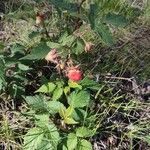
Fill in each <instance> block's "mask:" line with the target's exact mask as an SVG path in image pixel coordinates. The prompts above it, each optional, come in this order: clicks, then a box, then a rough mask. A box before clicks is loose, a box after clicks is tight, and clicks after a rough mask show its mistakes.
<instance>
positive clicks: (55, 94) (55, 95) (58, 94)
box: [52, 87, 63, 101]
mask: <svg viewBox="0 0 150 150" xmlns="http://www.w3.org/2000/svg"><path fill="white" fill-rule="evenodd" d="M62 94H63V88H61V87H57V88H56V89H55V90H54V92H53V97H52V100H54V101H55V100H58V99H59V98H60V97H61V96H62Z"/></svg>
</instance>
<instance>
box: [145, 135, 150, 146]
mask: <svg viewBox="0 0 150 150" xmlns="http://www.w3.org/2000/svg"><path fill="white" fill-rule="evenodd" d="M144 141H146V142H147V143H148V145H150V135H147V136H145V137H144Z"/></svg>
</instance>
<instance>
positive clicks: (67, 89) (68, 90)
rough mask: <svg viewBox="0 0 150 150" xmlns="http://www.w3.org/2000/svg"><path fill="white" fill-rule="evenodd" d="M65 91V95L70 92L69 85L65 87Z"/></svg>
mask: <svg viewBox="0 0 150 150" xmlns="http://www.w3.org/2000/svg"><path fill="white" fill-rule="evenodd" d="M64 93H65V95H67V94H68V93H70V87H69V86H66V87H65V88H64Z"/></svg>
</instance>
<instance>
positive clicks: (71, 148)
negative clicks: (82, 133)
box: [67, 133, 77, 150]
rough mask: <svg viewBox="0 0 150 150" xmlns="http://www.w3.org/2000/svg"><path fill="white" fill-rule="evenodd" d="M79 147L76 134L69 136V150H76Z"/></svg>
mask: <svg viewBox="0 0 150 150" xmlns="http://www.w3.org/2000/svg"><path fill="white" fill-rule="evenodd" d="M76 146H77V136H76V134H74V133H70V134H68V139H67V147H68V150H74V149H75V148H76Z"/></svg>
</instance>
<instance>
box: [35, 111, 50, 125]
mask: <svg viewBox="0 0 150 150" xmlns="http://www.w3.org/2000/svg"><path fill="white" fill-rule="evenodd" d="M35 119H36V121H35V124H36V125H37V126H38V127H44V126H45V124H48V123H49V115H47V114H41V115H35Z"/></svg>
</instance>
